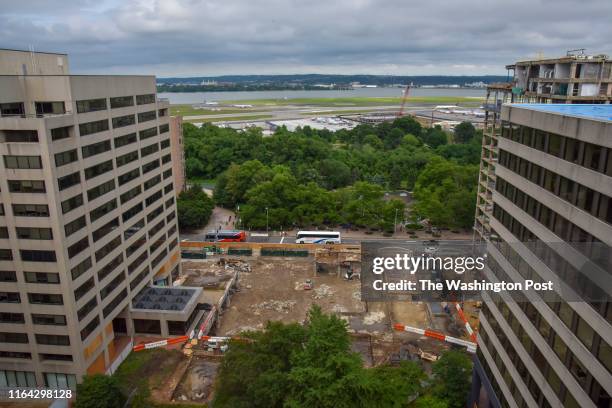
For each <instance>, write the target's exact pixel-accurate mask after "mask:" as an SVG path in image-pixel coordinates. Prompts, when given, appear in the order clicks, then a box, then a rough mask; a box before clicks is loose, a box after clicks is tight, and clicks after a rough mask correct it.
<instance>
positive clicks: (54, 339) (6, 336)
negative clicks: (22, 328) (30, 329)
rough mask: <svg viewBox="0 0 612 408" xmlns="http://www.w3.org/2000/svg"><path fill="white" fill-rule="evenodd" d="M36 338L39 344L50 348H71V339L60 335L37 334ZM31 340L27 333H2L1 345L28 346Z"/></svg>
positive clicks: (0, 336) (0, 335) (0, 334)
mask: <svg viewBox="0 0 612 408" xmlns="http://www.w3.org/2000/svg"><path fill="white" fill-rule="evenodd" d="M34 338H35V339H36V343H37V344H45V345H50V346H69V345H70V337H69V336H64V335H58V334H39V333H35V334H34ZM29 342H30V340H29V339H28V334H27V333H11V332H0V343H21V344H27V343H29Z"/></svg>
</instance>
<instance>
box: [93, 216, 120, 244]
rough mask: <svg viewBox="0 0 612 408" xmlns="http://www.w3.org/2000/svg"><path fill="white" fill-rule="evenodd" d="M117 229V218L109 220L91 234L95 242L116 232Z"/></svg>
mask: <svg viewBox="0 0 612 408" xmlns="http://www.w3.org/2000/svg"><path fill="white" fill-rule="evenodd" d="M117 228H119V218H115V219H113V220H110V221H109V222H107V223H106V224H104V225H103V226H101V227H100V228H98V229H97V230H95V231H94V232H93V233H92V236H93V240H94V242H97V241H98V240H100V239H101V238H103V237H105V236H106V235H107V234H108V233H110V232H112V231H114V230H116V229H117Z"/></svg>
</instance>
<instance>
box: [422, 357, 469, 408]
mask: <svg viewBox="0 0 612 408" xmlns="http://www.w3.org/2000/svg"><path fill="white" fill-rule="evenodd" d="M432 372H433V375H434V380H435V385H434V394H435V395H436V396H437V397H439V398H442V399H445V400H446V401H447V402H448V407H449V408H463V407H465V403H466V400H467V397H468V394H469V392H470V384H471V377H472V362H471V361H470V358H469V357H468V356H466V355H465V354H464V353H462V352H459V351H454V350H449V351H446V352H445V353H443V354H442V356H441V357H440V359H439V360H438V361H436V362H435V363H433V367H432Z"/></svg>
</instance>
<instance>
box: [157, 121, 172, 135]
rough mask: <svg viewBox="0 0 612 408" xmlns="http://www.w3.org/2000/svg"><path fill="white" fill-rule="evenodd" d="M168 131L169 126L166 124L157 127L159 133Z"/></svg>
mask: <svg viewBox="0 0 612 408" xmlns="http://www.w3.org/2000/svg"><path fill="white" fill-rule="evenodd" d="M169 130H170V125H168V124H167V123H165V124H163V125H159V133H166V132H168V131H169Z"/></svg>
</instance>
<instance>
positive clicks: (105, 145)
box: [81, 140, 111, 159]
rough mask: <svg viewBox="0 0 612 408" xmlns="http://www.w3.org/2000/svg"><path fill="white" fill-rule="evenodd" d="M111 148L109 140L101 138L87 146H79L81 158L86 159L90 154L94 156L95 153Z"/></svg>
mask: <svg viewBox="0 0 612 408" xmlns="http://www.w3.org/2000/svg"><path fill="white" fill-rule="evenodd" d="M110 149H111V142H110V140H103V141H101V142H98V143H93V144H90V145H87V146H83V147H81V152H82V153H83V158H84V159H86V158H88V157H91V156H95V155H96V154H100V153H104V152H108V151H109V150H110Z"/></svg>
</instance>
